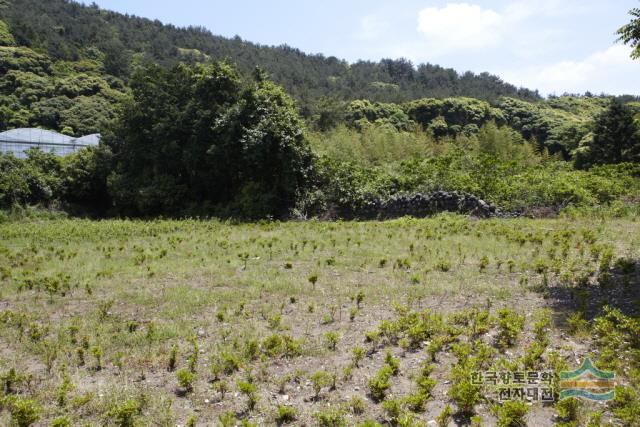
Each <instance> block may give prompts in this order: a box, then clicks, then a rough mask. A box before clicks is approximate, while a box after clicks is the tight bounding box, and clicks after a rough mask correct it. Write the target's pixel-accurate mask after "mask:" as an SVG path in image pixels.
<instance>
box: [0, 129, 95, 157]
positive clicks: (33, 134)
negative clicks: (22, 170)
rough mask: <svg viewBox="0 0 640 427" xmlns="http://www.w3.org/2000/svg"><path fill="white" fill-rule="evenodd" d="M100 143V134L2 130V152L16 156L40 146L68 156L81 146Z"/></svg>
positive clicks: (42, 148)
mask: <svg viewBox="0 0 640 427" xmlns="http://www.w3.org/2000/svg"><path fill="white" fill-rule="evenodd" d="M99 143H100V134H97V133H96V134H93V135H87V136H83V137H80V138H74V137H72V136H67V135H63V134H61V133H57V132H53V131H50V130H44V129H36V128H22V129H12V130H8V131H6V132H0V153H13V154H14V155H15V156H16V157H21V158H24V157H26V151H27V150H29V149H30V148H39V149H41V150H42V151H44V152H47V153H53V154H55V155H57V156H66V155H68V154H71V153H74V152H76V151H78V150H80V149H81V148H84V147H88V146H90V145H98V144H99Z"/></svg>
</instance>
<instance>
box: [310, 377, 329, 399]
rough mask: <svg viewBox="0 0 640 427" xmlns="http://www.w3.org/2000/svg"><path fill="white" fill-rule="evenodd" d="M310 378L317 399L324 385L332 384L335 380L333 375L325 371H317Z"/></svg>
mask: <svg viewBox="0 0 640 427" xmlns="http://www.w3.org/2000/svg"><path fill="white" fill-rule="evenodd" d="M310 380H311V384H312V386H313V391H314V393H315V396H314V398H315V399H318V398H319V397H320V392H321V391H322V389H323V388H324V387H329V386H331V385H332V384H333V382H334V381H335V380H334V377H333V375H332V374H330V373H328V372H325V371H318V372H316V373H315V374H313V375H312V376H311V378H310Z"/></svg>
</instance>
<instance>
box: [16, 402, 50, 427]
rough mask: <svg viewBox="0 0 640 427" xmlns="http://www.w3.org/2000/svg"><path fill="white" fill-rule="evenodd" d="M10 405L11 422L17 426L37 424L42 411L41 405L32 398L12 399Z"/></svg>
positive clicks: (26, 426) (24, 426)
mask: <svg viewBox="0 0 640 427" xmlns="http://www.w3.org/2000/svg"><path fill="white" fill-rule="evenodd" d="M8 407H9V413H10V414H11V422H12V424H13V425H15V426H16V427H29V426H31V425H33V424H35V423H36V422H37V421H38V420H39V419H40V414H41V413H42V408H41V407H40V405H38V404H37V403H36V402H35V401H34V400H30V399H15V398H14V399H11V400H9V405H8Z"/></svg>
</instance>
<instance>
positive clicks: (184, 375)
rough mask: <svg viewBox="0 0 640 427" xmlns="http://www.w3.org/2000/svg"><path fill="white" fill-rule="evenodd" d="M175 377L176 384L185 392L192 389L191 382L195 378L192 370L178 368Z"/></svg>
mask: <svg viewBox="0 0 640 427" xmlns="http://www.w3.org/2000/svg"><path fill="white" fill-rule="evenodd" d="M176 377H177V378H178V384H179V385H180V387H182V388H183V389H184V390H185V391H186V392H187V393H189V392H191V391H193V382H194V381H195V378H196V376H195V374H194V373H193V372H191V371H190V370H189V369H180V370H179V371H178V372H176Z"/></svg>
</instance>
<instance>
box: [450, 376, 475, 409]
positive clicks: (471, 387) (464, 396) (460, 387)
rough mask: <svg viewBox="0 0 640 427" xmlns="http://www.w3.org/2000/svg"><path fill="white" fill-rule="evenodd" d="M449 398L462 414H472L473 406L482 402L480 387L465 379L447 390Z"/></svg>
mask: <svg viewBox="0 0 640 427" xmlns="http://www.w3.org/2000/svg"><path fill="white" fill-rule="evenodd" d="M449 397H450V398H451V399H453V401H454V402H455V403H456V405H457V406H458V409H459V411H460V412H461V413H463V414H472V413H473V408H474V406H475V405H476V404H478V403H479V402H480V401H481V400H482V395H481V394H480V387H478V386H477V385H475V384H472V383H471V381H470V380H467V379H463V380H461V381H458V382H455V383H454V384H453V385H452V386H451V388H450V389H449Z"/></svg>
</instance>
